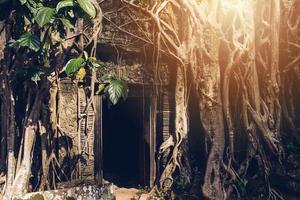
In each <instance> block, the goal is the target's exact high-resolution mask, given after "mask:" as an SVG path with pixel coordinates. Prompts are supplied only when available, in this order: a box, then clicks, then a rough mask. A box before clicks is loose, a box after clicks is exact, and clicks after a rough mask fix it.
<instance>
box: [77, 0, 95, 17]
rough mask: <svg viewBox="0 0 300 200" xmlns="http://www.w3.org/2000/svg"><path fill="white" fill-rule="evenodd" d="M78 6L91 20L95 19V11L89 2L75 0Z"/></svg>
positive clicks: (88, 0)
mask: <svg viewBox="0 0 300 200" xmlns="http://www.w3.org/2000/svg"><path fill="white" fill-rule="evenodd" d="M77 2H78V4H79V6H80V7H81V9H82V10H84V12H86V13H87V14H88V15H89V16H91V17H92V18H95V17H96V9H95V7H94V5H93V4H92V2H91V1H90V0H77Z"/></svg>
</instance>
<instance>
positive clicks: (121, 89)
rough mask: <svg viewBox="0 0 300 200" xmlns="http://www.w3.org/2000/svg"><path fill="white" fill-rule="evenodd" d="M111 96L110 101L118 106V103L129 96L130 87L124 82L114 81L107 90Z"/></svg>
mask: <svg viewBox="0 0 300 200" xmlns="http://www.w3.org/2000/svg"><path fill="white" fill-rule="evenodd" d="M107 91H108V94H109V100H110V101H111V102H112V104H114V105H115V104H117V103H118V101H119V100H120V99H121V98H123V99H126V98H127V95H128V87H127V85H126V84H125V82H124V81H122V80H113V81H111V83H110V84H109V85H108V88H107Z"/></svg>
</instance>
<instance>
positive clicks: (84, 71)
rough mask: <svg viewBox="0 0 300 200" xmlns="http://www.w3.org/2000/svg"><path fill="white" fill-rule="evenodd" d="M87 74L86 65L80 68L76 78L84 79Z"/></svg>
mask: <svg viewBox="0 0 300 200" xmlns="http://www.w3.org/2000/svg"><path fill="white" fill-rule="evenodd" d="M85 76H86V70H85V69H84V67H80V69H79V70H78V72H77V74H76V79H77V80H83V79H84V77H85Z"/></svg>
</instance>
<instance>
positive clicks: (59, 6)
mask: <svg viewBox="0 0 300 200" xmlns="http://www.w3.org/2000/svg"><path fill="white" fill-rule="evenodd" d="M74 6H75V3H74V1H73V0H64V1H61V2H59V3H58V4H57V5H56V12H58V11H59V10H60V9H62V8H65V7H74Z"/></svg>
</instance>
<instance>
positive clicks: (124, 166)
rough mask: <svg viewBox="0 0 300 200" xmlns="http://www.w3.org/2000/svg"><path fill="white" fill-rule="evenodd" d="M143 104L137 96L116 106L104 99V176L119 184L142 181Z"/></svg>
mask: <svg viewBox="0 0 300 200" xmlns="http://www.w3.org/2000/svg"><path fill="white" fill-rule="evenodd" d="M144 105H145V101H144V99H143V98H139V97H130V98H128V99H127V100H126V101H122V102H119V103H118V104H117V105H115V106H111V105H109V103H108V101H107V100H104V102H103V118H102V119H103V173H104V174H103V175H104V179H105V180H107V181H109V182H113V183H114V184H116V185H117V186H119V187H136V186H138V185H142V184H143V177H141V174H143V172H142V171H141V170H143V167H142V166H141V165H143V164H142V162H143V161H142V160H141V159H142V157H143V156H141V154H144V153H143V151H142V149H143V148H145V147H144V146H145V145H144V144H145V141H144V132H145V128H144V127H145V119H144Z"/></svg>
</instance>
